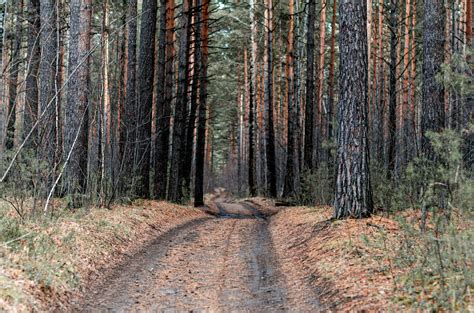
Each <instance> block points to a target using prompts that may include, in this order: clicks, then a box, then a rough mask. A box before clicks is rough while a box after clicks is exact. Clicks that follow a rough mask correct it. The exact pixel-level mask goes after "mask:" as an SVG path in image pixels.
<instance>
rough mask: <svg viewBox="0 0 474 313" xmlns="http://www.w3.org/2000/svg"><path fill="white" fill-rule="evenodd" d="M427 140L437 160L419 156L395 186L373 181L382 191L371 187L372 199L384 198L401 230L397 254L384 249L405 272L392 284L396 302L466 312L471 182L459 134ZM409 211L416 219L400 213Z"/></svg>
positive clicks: (472, 245) (471, 250)
mask: <svg viewBox="0 0 474 313" xmlns="http://www.w3.org/2000/svg"><path fill="white" fill-rule="evenodd" d="M428 137H429V138H430V140H431V144H432V146H433V150H434V153H435V156H436V157H435V160H436V161H433V160H430V159H427V158H423V157H419V158H417V159H415V160H413V161H412V162H411V163H410V164H409V165H408V167H407V169H406V172H405V174H404V176H403V177H401V178H400V181H399V182H397V184H396V185H394V184H390V183H389V182H385V183H384V182H383V178H378V179H379V181H378V182H377V185H378V184H379V183H381V182H382V184H383V185H384V186H376V187H375V188H374V189H375V191H376V192H375V194H376V195H378V196H377V197H379V198H382V197H383V196H382V195H384V194H385V195H387V197H388V198H389V203H388V205H389V206H390V208H391V209H392V212H397V211H398V212H397V213H396V214H397V219H398V220H399V224H400V225H401V234H402V238H400V244H399V247H398V249H399V250H398V251H397V252H396V253H393V252H392V251H391V249H393V247H389V248H387V247H385V246H383V248H385V249H387V251H386V252H387V255H392V257H390V258H391V260H390V263H391V264H393V265H394V267H396V268H398V269H400V270H402V272H404V273H405V274H404V275H402V276H400V277H397V279H396V289H397V292H396V299H395V300H396V301H397V302H398V303H400V304H403V305H405V306H409V307H412V308H414V309H416V310H423V311H425V310H429V311H432V310H433V311H437V310H441V311H457V310H468V308H469V305H472V301H473V300H474V299H473V297H472V295H471V293H472V290H473V287H474V281H473V279H474V267H473V265H474V229H473V227H472V225H474V221H473V219H472V217H473V214H472V213H473V209H474V205H473V204H474V201H473V199H474V180H473V179H472V177H470V176H471V173H469V172H468V171H467V170H465V169H464V166H463V159H462V153H461V143H462V138H461V136H460V135H459V134H457V133H456V132H455V131H453V130H445V131H443V132H442V133H430V134H428ZM375 177H376V178H377V176H375ZM385 184H386V185H385ZM390 190H393V191H392V192H390ZM377 197H376V198H377ZM376 200H377V199H376ZM378 201H380V202H383V200H381V199H378ZM408 208H411V209H414V210H415V211H414V212H415V213H416V214H415V216H413V214H408V213H409V212H408V211H407V212H406V213H407V214H405V213H402V212H400V210H403V209H408ZM372 244H376V243H372ZM390 248H391V249H390ZM389 249H390V250H389ZM407 269H408V270H407Z"/></svg>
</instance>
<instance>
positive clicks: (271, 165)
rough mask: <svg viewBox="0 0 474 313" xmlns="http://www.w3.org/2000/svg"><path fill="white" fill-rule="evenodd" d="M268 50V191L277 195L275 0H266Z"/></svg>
mask: <svg viewBox="0 0 474 313" xmlns="http://www.w3.org/2000/svg"><path fill="white" fill-rule="evenodd" d="M266 4H267V5H266V12H267V15H266V19H265V23H266V27H265V35H266V41H265V43H266V47H265V49H266V51H265V60H264V66H265V70H264V74H265V100H264V101H265V132H266V134H265V152H266V157H267V158H266V160H267V187H268V189H267V192H268V195H269V196H270V197H273V198H276V197H277V188H276V163H275V158H276V155H275V134H274V132H275V130H274V126H273V0H266Z"/></svg>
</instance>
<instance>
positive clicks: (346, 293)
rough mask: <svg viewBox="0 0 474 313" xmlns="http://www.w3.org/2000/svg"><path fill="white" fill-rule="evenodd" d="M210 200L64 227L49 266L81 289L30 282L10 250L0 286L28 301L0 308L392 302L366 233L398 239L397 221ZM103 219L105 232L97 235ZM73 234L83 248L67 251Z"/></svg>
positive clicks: (117, 213)
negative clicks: (334, 218)
mask: <svg viewBox="0 0 474 313" xmlns="http://www.w3.org/2000/svg"><path fill="white" fill-rule="evenodd" d="M207 203H208V206H207V207H206V209H205V210H196V209H193V208H189V207H186V208H184V207H179V206H174V205H170V204H168V203H165V202H155V201H145V202H142V203H139V205H134V206H133V207H118V208H114V209H113V210H111V211H108V210H99V211H97V212H96V211H93V212H92V213H89V214H88V215H87V217H82V218H81V219H84V218H85V219H87V220H88V221H89V222H87V223H84V222H77V221H76V222H74V223H73V222H71V221H69V220H66V221H63V222H62V224H61V225H62V226H60V227H59V228H60V229H63V230H62V231H60V234H58V233H57V232H55V233H54V235H53V236H52V237H53V239H54V240H55V241H54V242H56V244H57V245H59V251H58V250H56V251H55V252H54V255H53V256H50V258H49V259H47V260H43V262H53V263H54V262H59V261H57V260H56V259H61V262H63V263H64V264H70V265H71V266H70V267H69V268H68V270H69V272H72V273H74V274H75V276H77V277H79V279H78V280H79V282H78V283H77V284H76V285H69V287H67V284H62V283H59V282H56V281H55V280H54V279H53V280H52V282H50V284H49V285H47V284H46V283H44V282H42V283H38V281H37V280H35V277H33V276H31V275H29V276H28V275H26V274H25V273H27V272H28V266H27V265H25V264H23V263H28V262H33V261H32V260H31V256H28V254H25V253H24V249H20V250H19V251H18V252H15V253H12V251H10V253H8V257H7V258H5V260H6V259H8V260H9V262H5V261H2V264H0V281H1V279H3V280H4V281H5V280H6V282H7V283H9V284H10V285H9V286H10V287H12V288H13V287H14V286H16V287H18V288H17V289H22V292H23V293H24V295H22V296H21V297H20V296H16V297H15V296H14V295H15V293H14V292H13V291H12V290H13V289H14V288H13V289H12V288H10V291H9V292H8V293H6V292H5V290H3V292H2V290H0V309H1V308H3V309H5V310H9V311H12V310H17V311H28V310H30V309H31V308H33V309H34V310H38V311H43V310H51V309H56V310H60V311H84V312H91V311H93V312H94V311H160V312H161V311H165V312H176V311H178V312H183V311H198V312H202V311H205V312H230V311H232V312H236V311H238V312H242V311H243V312H249V311H252V312H274V311H293V312H314V311H322V310H338V311H339V310H380V309H382V308H385V309H386V308H387V307H389V306H390V305H391V304H390V303H391V302H390V300H391V298H392V296H393V292H392V290H393V288H392V287H393V280H392V277H393V272H392V273H390V272H389V271H387V270H380V271H379V269H380V268H381V267H383V266H385V265H386V264H385V263H386V262H385V261H384V260H382V261H378V262H377V261H374V258H372V254H374V253H376V252H374V251H373V250H370V249H368V248H367V246H366V245H365V244H364V243H363V242H362V239H361V235H366V236H372V235H375V233H376V232H378V230H379V229H381V228H384V230H385V231H388V232H389V233H390V232H391V231H396V229H397V226H396V225H395V223H394V222H393V221H391V220H388V219H385V218H383V217H374V218H371V219H368V220H363V221H351V220H349V221H332V220H330V217H331V211H332V210H331V209H330V208H328V207H317V208H308V207H293V208H285V207H279V208H277V207H275V205H274V204H273V202H272V201H269V200H266V199H263V198H252V199H246V200H235V199H232V197H231V196H230V195H226V194H225V193H222V194H218V195H213V196H211V197H210V198H208V199H207ZM90 215H92V216H90ZM106 219H109V220H108V221H106ZM114 219H115V220H114ZM97 220H99V221H101V222H99V224H101V225H102V224H104V225H105V226H104V225H102V226H103V227H104V228H103V229H102V230H98V229H95V228H93V227H92V226H91V225H95V224H94V223H96V221H97ZM65 225H66V226H65ZM71 229H74V230H75V234H76V235H77V238H76V239H75V240H74V245H75V247H71V248H66V247H67V246H68V243H67V241H66V240H64V238H66V235H67V234H70V230H71ZM123 229H127V231H126V232H124V231H123ZM50 231H51V230H50ZM69 236H70V235H69ZM61 238H62V239H61ZM22 240H24V239H22ZM20 242H21V240H20ZM3 253H4V254H6V252H5V251H4V252H3ZM21 258H23V259H22V260H19V259H21ZM28 258H30V259H28ZM12 264H15V265H12ZM63 267H64V266H62V267H61V268H63ZM60 274H61V273H55V275H56V276H60ZM53 276H54V275H53ZM2 277H3V278H2ZM5 286H7V285H5ZM3 288H5V287H3ZM5 289H6V290H7V289H8V288H5ZM25 290H26V291H25ZM25 294H27V295H30V297H27V296H25Z"/></svg>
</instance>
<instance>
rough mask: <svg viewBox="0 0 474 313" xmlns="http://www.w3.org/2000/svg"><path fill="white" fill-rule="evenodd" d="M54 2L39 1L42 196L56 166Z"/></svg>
mask: <svg viewBox="0 0 474 313" xmlns="http://www.w3.org/2000/svg"><path fill="white" fill-rule="evenodd" d="M56 14H57V12H56V5H55V1H54V0H40V16H41V33H40V47H41V59H40V65H39V77H38V78H39V82H38V85H39V113H40V115H41V114H44V115H43V118H42V120H41V123H40V129H39V143H40V148H39V149H40V150H39V154H40V159H41V160H42V161H43V162H45V163H46V164H48V166H50V168H49V170H48V173H47V174H46V175H45V176H44V179H43V181H42V184H43V186H42V188H43V190H42V191H43V192H44V195H45V196H46V194H47V193H48V192H49V189H50V187H51V185H52V182H53V177H54V171H55V167H56V161H57V159H56V148H57V147H56V132H57V129H56V109H55V105H54V100H55V93H54V90H55V79H56V70H57V66H56V62H57V56H56V51H57V49H58V46H57V41H56Z"/></svg>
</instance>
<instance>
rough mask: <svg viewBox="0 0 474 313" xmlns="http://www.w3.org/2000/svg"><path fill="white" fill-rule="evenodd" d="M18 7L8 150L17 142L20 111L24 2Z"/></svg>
mask: <svg viewBox="0 0 474 313" xmlns="http://www.w3.org/2000/svg"><path fill="white" fill-rule="evenodd" d="M15 5H16V25H15V35H14V37H13V39H12V56H11V65H10V75H9V76H10V81H9V84H10V87H9V88H8V91H9V97H8V99H9V109H8V124H7V141H6V143H5V145H6V148H7V149H12V148H13V142H14V140H15V121H16V115H17V114H16V112H17V111H18V109H19V108H18V103H17V102H18V101H17V100H18V99H17V98H18V97H17V96H18V89H19V88H18V85H19V82H18V74H19V71H20V63H21V62H22V60H21V59H22V58H21V55H20V53H21V42H22V37H23V34H22V33H23V25H22V22H23V0H19V1H18V3H16V4H15Z"/></svg>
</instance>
